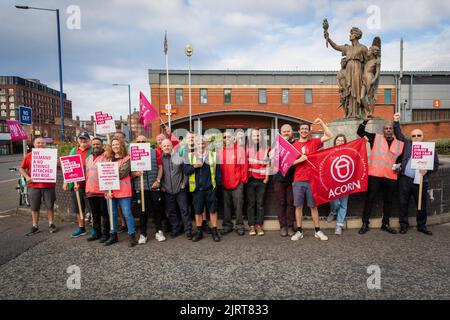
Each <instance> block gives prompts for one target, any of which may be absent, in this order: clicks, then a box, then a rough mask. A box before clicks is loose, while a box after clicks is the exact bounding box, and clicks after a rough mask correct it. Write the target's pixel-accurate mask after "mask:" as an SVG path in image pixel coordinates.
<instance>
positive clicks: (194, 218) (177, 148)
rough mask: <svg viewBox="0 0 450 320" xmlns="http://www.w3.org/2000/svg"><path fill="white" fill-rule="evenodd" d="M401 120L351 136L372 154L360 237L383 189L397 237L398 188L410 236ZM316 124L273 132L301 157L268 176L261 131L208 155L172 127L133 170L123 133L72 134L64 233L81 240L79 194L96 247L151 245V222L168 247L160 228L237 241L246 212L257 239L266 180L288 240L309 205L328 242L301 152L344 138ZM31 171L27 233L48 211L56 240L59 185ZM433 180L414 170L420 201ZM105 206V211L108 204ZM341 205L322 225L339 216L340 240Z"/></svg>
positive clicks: (413, 189)
mask: <svg viewBox="0 0 450 320" xmlns="http://www.w3.org/2000/svg"><path fill="white" fill-rule="evenodd" d="M399 119H400V115H399V114H398V113H397V114H395V115H394V121H393V124H391V123H387V124H386V125H385V126H384V128H383V134H375V133H369V132H367V131H366V130H365V126H366V124H367V123H368V121H370V116H369V117H367V118H366V119H364V121H363V123H362V124H361V125H360V126H359V128H358V131H357V134H358V135H359V136H360V137H366V138H367V140H368V142H369V144H370V149H371V151H370V153H369V156H368V159H369V164H368V167H369V168H368V174H369V180H368V190H367V196H366V197H367V198H366V201H365V204H364V212H363V215H362V227H361V229H360V230H359V233H360V234H365V233H366V232H367V231H369V219H370V215H371V211H372V207H373V203H374V199H375V197H376V195H377V193H378V191H379V190H380V189H381V190H382V191H383V200H384V207H383V220H382V228H381V229H382V230H385V231H387V232H389V233H396V232H397V231H396V230H394V229H393V228H392V227H391V226H390V223H389V219H390V215H391V213H392V199H393V194H394V190H395V189H396V188H397V187H398V188H399V195H400V213H399V216H400V218H399V220H400V225H401V228H400V233H401V234H404V233H406V232H407V231H408V227H409V224H408V203H409V200H410V198H411V195H412V196H413V198H414V199H415V201H416V202H417V199H418V193H419V186H418V185H417V184H414V183H413V180H414V175H415V174H416V172H415V170H413V169H411V140H408V139H407V138H406V137H405V136H404V135H403V134H402V132H401V129H400V124H399ZM314 124H316V125H319V126H321V127H322V130H323V136H322V137H320V138H312V137H311V125H310V124H300V127H299V138H298V139H295V138H294V132H293V128H292V126H291V125H289V124H285V125H283V126H282V127H281V129H280V135H281V136H282V137H283V138H284V139H286V140H287V141H288V142H289V143H291V144H292V146H293V147H295V148H296V149H297V150H298V151H299V153H300V156H299V158H298V159H297V160H295V162H294V163H293V164H292V166H291V167H290V169H289V170H288V172H287V173H286V174H285V175H283V174H282V173H281V172H280V171H276V170H274V165H273V164H274V160H276V159H274V158H275V157H276V152H274V150H271V149H270V148H269V147H268V145H267V143H266V139H265V137H263V136H262V133H261V131H260V130H258V129H251V130H249V131H248V132H249V136H248V141H246V139H245V136H244V134H243V133H241V134H240V133H238V134H233V133H232V132H230V131H225V132H223V136H222V138H223V143H222V144H220V148H218V149H215V148H210V146H208V145H207V143H206V142H207V141H206V139H205V137H204V136H202V135H196V134H194V133H193V132H188V133H187V134H186V136H185V137H184V139H183V141H182V142H180V141H179V140H178V139H176V138H175V137H174V136H173V135H172V133H171V131H170V129H168V128H165V131H166V132H165V133H164V134H160V135H158V136H157V138H156V141H157V146H156V148H154V149H151V161H152V165H151V170H149V171H137V172H133V171H131V162H130V156H129V151H128V144H127V142H126V140H125V135H124V134H123V133H121V132H118V133H116V134H115V135H114V137H113V138H112V139H111V141H110V143H109V144H106V145H105V144H104V141H102V139H100V138H98V137H94V138H93V139H91V137H90V136H89V134H88V133H86V132H83V133H81V134H80V135H79V136H78V144H77V146H76V147H74V148H73V149H72V150H70V154H71V155H77V154H79V155H80V156H81V159H82V162H83V165H84V168H85V173H86V180H85V181H82V182H78V183H75V184H66V183H64V185H63V189H64V190H67V191H68V192H71V195H72V197H71V198H72V201H71V202H72V207H71V211H72V212H73V213H75V214H76V215H77V217H78V228H77V230H76V231H75V232H73V233H72V235H71V236H72V237H73V238H77V237H80V236H82V235H87V233H88V231H87V228H86V225H85V220H84V219H83V217H82V216H81V215H80V214H79V206H78V202H77V192H76V191H78V194H79V198H80V200H81V201H80V202H81V207H82V211H83V212H84V211H85V207H86V204H87V203H88V204H89V207H90V211H91V212H92V228H91V230H90V236H89V237H88V238H87V240H88V241H99V242H100V243H104V245H105V246H109V245H112V244H114V243H117V242H118V236H117V234H118V233H119V232H121V231H125V230H126V231H127V232H128V235H129V246H135V245H136V244H138V243H139V244H145V243H146V242H147V239H148V231H147V226H148V220H149V219H148V218H149V217H150V216H151V217H152V220H153V221H154V224H155V230H156V232H155V239H156V240H157V241H165V240H166V236H165V234H164V231H166V233H167V231H168V232H170V236H171V237H172V238H175V237H177V236H179V235H180V234H183V233H184V235H185V237H186V238H187V239H189V240H192V241H194V242H196V241H199V240H201V239H202V238H203V237H204V233H205V232H208V233H210V234H211V237H212V239H213V240H214V241H216V242H218V241H220V240H221V236H223V235H226V234H228V233H230V232H232V231H236V232H237V234H238V235H240V236H243V235H245V232H246V231H245V228H244V210H246V216H247V219H248V234H249V235H250V236H256V235H257V236H263V235H264V233H265V231H264V228H263V225H264V199H265V193H266V187H267V184H268V183H269V181H270V180H269V178H271V181H272V182H273V185H274V192H275V193H276V200H277V210H278V211H277V213H278V220H279V224H280V235H281V236H282V237H290V239H291V240H293V241H297V240H300V239H302V238H303V236H304V234H303V229H302V212H303V207H304V206H307V207H309V208H310V210H311V216H312V220H313V224H314V229H315V230H314V231H315V232H314V236H315V238H318V239H320V240H322V241H326V240H328V237H327V236H326V235H325V234H324V233H323V231H322V230H321V229H320V223H319V212H318V209H317V206H316V204H315V202H314V197H313V192H312V189H311V185H310V183H309V180H310V174H311V171H310V170H308V167H307V165H306V162H307V161H308V155H310V154H312V153H314V152H316V151H318V150H319V149H321V148H323V144H324V143H325V142H326V141H329V140H331V139H333V138H334V146H338V145H342V144H345V143H347V139H346V137H345V135H342V134H337V135H336V136H334V135H333V133H332V132H331V131H330V130H329V129H328V127H327V126H326V125H325V123H324V122H323V121H322V120H321V119H319V118H318V119H316V120H315V121H314ZM411 139H412V141H423V139H424V136H423V132H422V131H421V130H420V129H415V130H413V131H412V132H411ZM136 143H147V138H146V137H145V136H138V137H137V138H136ZM33 145H34V147H35V148H45V147H46V145H45V140H44V139H43V138H40V137H37V138H35V139H34V142H33ZM106 161H109V162H117V163H118V167H119V179H120V190H114V191H111V192H105V191H102V190H100V184H99V176H98V163H100V162H106ZM31 165H32V154H31V153H29V154H27V155H26V157H25V158H24V159H23V162H22V164H21V167H20V172H21V174H22V175H23V176H24V177H25V179H26V181H27V182H28V190H29V196H30V203H31V211H32V221H33V226H32V228H31V230H30V231H29V232H28V233H27V235H32V234H35V233H36V232H39V211H40V208H41V203H43V204H44V205H45V207H46V209H47V214H48V222H49V231H50V232H51V233H53V232H55V231H56V227H55V224H54V211H53V207H54V203H55V200H56V196H55V187H56V184H53V183H37V182H33V181H32V179H31V177H30V172H31ZM438 165H439V161H438V158H437V155H436V157H435V165H434V170H433V171H436V170H437V168H438ZM430 173H431V172H430V171H426V170H420V174H421V175H423V177H424V180H423V181H424V184H423V190H422V192H423V199H426V194H427V188H428V176H429V175H430ZM141 176H142V177H143V181H144V187H143V190H144V200H145V212H142V213H139V220H140V226H139V227H140V230H139V231H140V236H139V239H138V238H137V230H136V226H135V220H134V216H133V212H132V206H133V203H135V202H133V198H135V199H140V198H141V195H140V192H141ZM219 190H220V192H221V198H222V203H223V222H222V227H221V229H220V230H219V225H218V209H219V201H218V195H219ZM110 199H111V200H112V201H111V202H112V206H110V205H108V203H109V200H110ZM244 204H245V207H244ZM347 206H348V196H343V197H341V198H339V199H336V200H333V201H332V202H331V203H330V209H331V210H330V214H329V216H328V217H327V221H328V222H331V221H332V220H334V219H337V221H336V230H335V234H337V235H340V234H342V231H343V229H344V225H345V218H346V215H347ZM110 207H111V208H112V212H111V216H112V218H110V212H109V211H110V210H111V209H110ZM139 211H140V210H139ZM119 216H120V218H121V226H120V227H119V226H118V220H119V219H118V217H119ZM233 216H234V221H233ZM208 220H209V223H208ZM426 220H427V214H426V201H423V205H422V208H421V210H419V211H418V212H417V230H418V231H420V232H423V233H425V234H427V235H431V231H429V230H428V229H427V226H426ZM294 222H295V223H294ZM164 223H165V224H166V225H167V226H169V228H168V230H163V229H164V228H163V225H164ZM193 224H195V232H194V228H193V226H192V225H193Z"/></svg>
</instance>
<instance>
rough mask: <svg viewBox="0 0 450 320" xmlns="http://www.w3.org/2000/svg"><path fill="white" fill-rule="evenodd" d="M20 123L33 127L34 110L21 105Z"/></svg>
mask: <svg viewBox="0 0 450 320" xmlns="http://www.w3.org/2000/svg"><path fill="white" fill-rule="evenodd" d="M19 121H20V123H21V124H27V125H31V124H32V123H33V109H31V108H30V107H25V106H22V105H20V106H19Z"/></svg>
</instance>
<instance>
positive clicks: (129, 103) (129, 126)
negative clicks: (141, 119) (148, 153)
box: [113, 83, 133, 141]
mask: <svg viewBox="0 0 450 320" xmlns="http://www.w3.org/2000/svg"><path fill="white" fill-rule="evenodd" d="M113 86H115V87H118V86H122V87H128V113H129V116H130V118H129V120H128V134H129V138H130V141H133V138H132V133H131V84H125V83H113Z"/></svg>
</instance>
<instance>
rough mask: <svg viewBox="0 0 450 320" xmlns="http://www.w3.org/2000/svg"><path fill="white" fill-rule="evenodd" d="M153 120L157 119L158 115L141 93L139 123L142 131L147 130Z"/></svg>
mask: <svg viewBox="0 0 450 320" xmlns="http://www.w3.org/2000/svg"><path fill="white" fill-rule="evenodd" d="M155 118H158V113H157V112H156V111H155V109H154V108H153V106H152V105H151V104H150V102H148V100H147V98H146V97H145V95H144V94H143V93H142V91H141V92H140V94H139V123H142V124H143V125H144V130H147V126H148V125H149V123H150V122H152V120H153V119H155Z"/></svg>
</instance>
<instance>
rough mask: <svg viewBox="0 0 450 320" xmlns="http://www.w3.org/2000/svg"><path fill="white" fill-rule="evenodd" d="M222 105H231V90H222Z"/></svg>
mask: <svg viewBox="0 0 450 320" xmlns="http://www.w3.org/2000/svg"><path fill="white" fill-rule="evenodd" d="M223 103H226V104H229V103H231V89H224V90H223Z"/></svg>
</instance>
